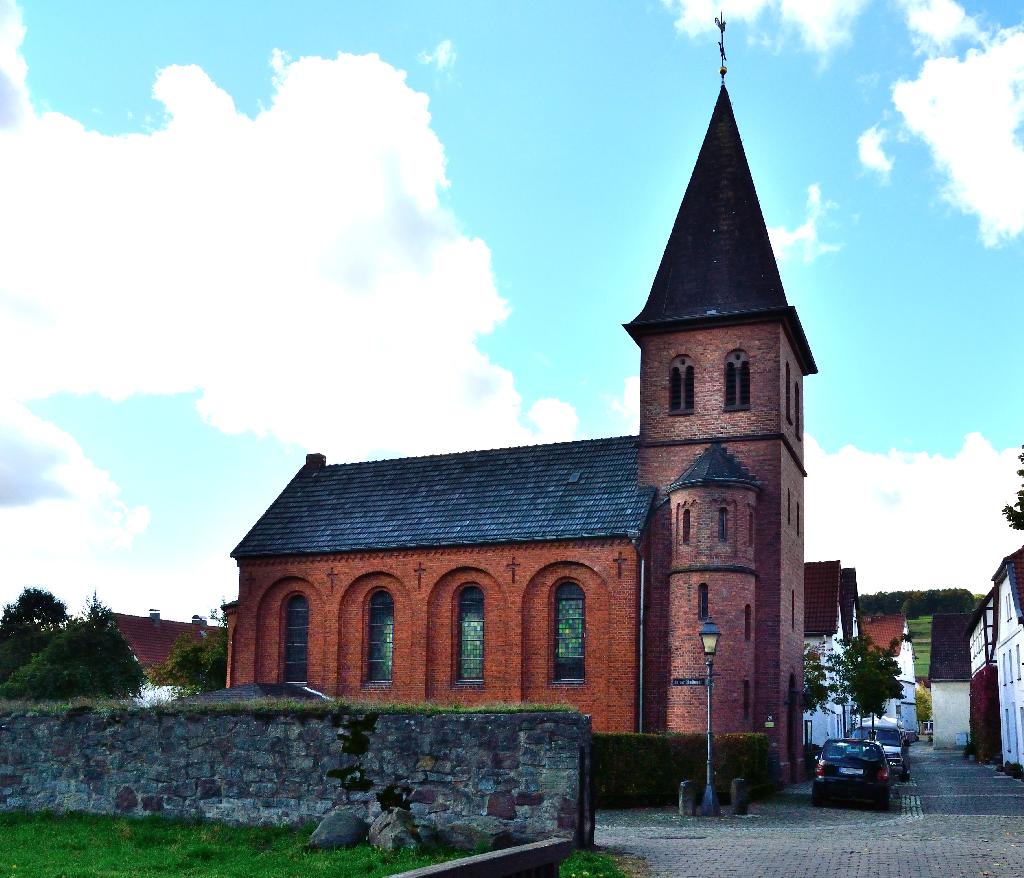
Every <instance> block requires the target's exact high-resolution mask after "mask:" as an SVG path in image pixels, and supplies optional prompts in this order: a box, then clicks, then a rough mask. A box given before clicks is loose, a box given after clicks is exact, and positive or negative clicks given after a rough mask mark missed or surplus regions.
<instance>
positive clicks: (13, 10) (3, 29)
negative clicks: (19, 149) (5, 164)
mask: <svg viewBox="0 0 1024 878" xmlns="http://www.w3.org/2000/svg"><path fill="white" fill-rule="evenodd" d="M24 38H25V26H24V25H23V24H22V22H21V13H20V12H19V11H18V7H17V6H15V5H14V0H0V131H3V130H4V129H5V128H13V127H14V126H15V125H16V124H18V123H19V122H20V121H21V120H22V119H23V118H25V116H27V115H28V112H29V106H28V95H27V94H26V91H25V75H26V74H27V72H28V66H27V65H26V64H25V59H24V58H23V57H22V56H21V53H20V52H19V51H18V50H19V47H20V46H21V41H22V40H23V39H24Z"/></svg>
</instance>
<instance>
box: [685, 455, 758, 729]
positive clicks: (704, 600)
mask: <svg viewBox="0 0 1024 878" xmlns="http://www.w3.org/2000/svg"><path fill="white" fill-rule="evenodd" d="M759 491H760V486H759V485H758V483H757V481H756V480H755V479H754V477H753V476H751V475H750V473H749V472H747V470H746V469H745V468H744V467H743V465H742V464H741V463H740V462H739V461H738V460H737V459H736V458H735V457H733V456H732V455H731V454H730V453H729V452H728V451H727V450H726V448H725V446H724V445H722V444H721V443H719V442H715V443H713V444H711V445H709V446H708V447H707V448H706V449H705V450H704V451H703V452H702V453H701V454H700V456H699V457H698V458H697V459H696V460H695V461H694V462H693V464H691V465H690V467H689V468H688V469H687V470H686V471H685V472H684V473H683V474H682V475H681V476H680V477H679V478H678V479H676V481H675V482H673V483H672V484H671V485H670V486H669V487H668V489H667V491H666V493H667V495H668V498H669V502H670V504H671V510H672V568H671V572H670V576H669V616H670V624H669V636H670V637H671V641H672V643H671V676H672V678H673V679H675V678H681V677H699V676H702V675H704V674H705V673H706V668H705V664H704V653H703V650H702V648H701V644H700V638H699V637H698V631H699V630H700V627H701V624H702V623H703V621H704V620H705V619H707V618H709V617H710V618H711V619H713V620H714V621H715V623H716V624H717V625H718V627H719V628H720V629H721V630H722V637H721V640H720V641H719V647H718V652H717V654H716V656H715V674H716V678H715V693H714V702H715V704H714V712H715V730H716V731H717V732H742V731H750V730H751V729H752V728H753V705H754V691H755V687H756V685H757V680H756V675H755V665H754V629H755V626H756V624H757V620H756V618H755V617H754V608H755V607H756V602H755V588H756V585H757V574H756V572H755V567H754V550H755V534H756V529H757V495H758V492H759ZM706 709H707V703H706V693H705V690H704V689H703V688H702V687H694V686H670V688H669V697H668V717H667V719H668V729H669V731H677V730H678V731H683V730H687V731H689V730H692V729H695V728H701V727H702V726H703V725H704V721H705V713H706Z"/></svg>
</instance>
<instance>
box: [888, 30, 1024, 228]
mask: <svg viewBox="0 0 1024 878" xmlns="http://www.w3.org/2000/svg"><path fill="white" fill-rule="evenodd" d="M893 103H894V104H895V106H896V109H897V110H898V111H899V112H900V113H901V114H902V116H903V121H904V123H905V124H906V127H907V128H908V129H909V130H910V131H911V132H912V133H913V134H916V135H917V136H918V137H920V138H921V139H922V140H923V141H924V142H925V144H927V146H928V148H929V149H930V150H931V153H932V157H933V159H934V160H935V164H936V165H937V166H938V168H939V170H940V172H941V173H942V174H943V176H944V177H945V186H944V189H943V195H944V197H945V198H946V199H947V200H948V201H949V202H950V203H951V204H953V205H954V206H956V207H957V208H958V209H959V210H961V211H963V212H964V213H968V214H974V215H975V216H977V217H978V220H979V222H980V227H981V229H980V230H981V237H982V240H983V242H984V243H985V245H986V246H995V245H997V244H999V243H1001V242H1003V241H1005V240H1007V239H1009V238H1013V237H1015V236H1017V235H1019V234H1020V233H1021V231H1022V230H1024V136H1022V134H1024V26H1019V27H1016V28H1010V29H1007V30H1002V31H1000V32H998V33H997V34H995V35H994V36H992V37H991V38H986V39H985V41H984V45H983V47H982V48H980V49H969V50H968V51H967V53H966V54H965V55H964V57H963V58H962V59H960V58H956V57H950V58H931V59H929V60H928V61H926V62H925V64H924V66H923V67H922V68H921V72H920V74H919V75H918V77H917V79H916V80H913V81H901V82H897V83H896V85H895V86H894V87H893Z"/></svg>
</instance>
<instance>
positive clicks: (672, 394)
mask: <svg viewBox="0 0 1024 878" xmlns="http://www.w3.org/2000/svg"><path fill="white" fill-rule="evenodd" d="M693 401H694V380H693V363H692V361H691V360H690V358H689V357H676V358H675V359H674V360H673V361H672V371H671V373H670V374H669V393H668V407H669V410H670V411H673V412H692V411H693Z"/></svg>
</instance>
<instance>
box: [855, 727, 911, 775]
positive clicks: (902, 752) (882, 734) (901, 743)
mask: <svg viewBox="0 0 1024 878" xmlns="http://www.w3.org/2000/svg"><path fill="white" fill-rule="evenodd" d="M850 737H851V738H854V739H857V740H861V741H875V742H876V743H878V744H881V745H882V749H883V750H884V751H885V756H886V758H887V759H888V760H889V768H891V769H892V770H893V771H894V772H895V773H896V775H897V776H898V777H899V779H900V780H903V781H907V780H910V743H909V742H908V741H907V738H906V736H905V735H904V734H903V732H902V731H900V729H897V728H895V727H893V726H875V728H874V730H873V731H872V728H871V726H861V727H860V728H859V729H854V730H853V731H851V732H850Z"/></svg>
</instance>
